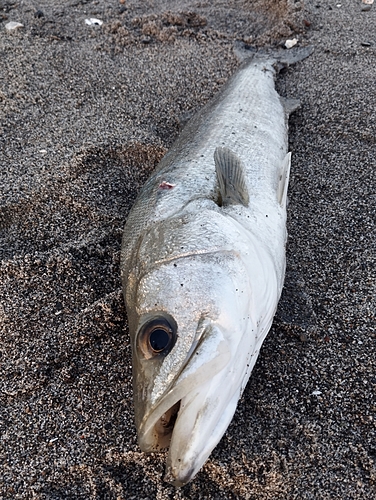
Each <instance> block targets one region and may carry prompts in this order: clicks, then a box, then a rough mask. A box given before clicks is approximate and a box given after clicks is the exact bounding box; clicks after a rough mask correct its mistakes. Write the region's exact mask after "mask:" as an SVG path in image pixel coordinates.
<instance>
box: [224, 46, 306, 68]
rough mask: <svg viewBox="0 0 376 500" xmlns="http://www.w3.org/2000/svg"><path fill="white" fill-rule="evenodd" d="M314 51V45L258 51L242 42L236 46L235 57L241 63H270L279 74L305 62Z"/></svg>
mask: <svg viewBox="0 0 376 500" xmlns="http://www.w3.org/2000/svg"><path fill="white" fill-rule="evenodd" d="M313 50H314V48H313V46H312V45H309V46H308V47H295V48H293V49H283V48H274V49H273V48H270V49H267V48H265V49H256V48H255V47H252V46H251V45H247V44H245V43H244V42H240V41H238V42H236V43H235V46H234V52H235V55H236V56H237V57H238V59H239V60H240V61H241V62H245V61H247V62H249V61H250V60H253V61H254V62H256V61H257V62H259V61H268V62H270V63H271V64H272V65H273V66H274V68H275V70H276V72H277V73H279V72H280V71H281V70H282V69H283V68H286V67H289V66H291V65H293V64H295V63H297V62H299V61H303V59H305V58H306V57H308V56H310V55H311V54H312V52H313Z"/></svg>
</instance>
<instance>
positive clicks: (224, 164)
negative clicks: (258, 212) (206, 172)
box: [214, 147, 249, 207]
mask: <svg viewBox="0 0 376 500" xmlns="http://www.w3.org/2000/svg"><path fill="white" fill-rule="evenodd" d="M214 161H215V170H216V173H217V179H218V185H219V192H220V194H221V198H222V204H223V205H231V204H241V205H244V206H245V207H246V206H248V203H249V195H248V190H247V184H246V182H245V171H244V166H243V164H242V162H241V160H240V158H239V157H238V156H237V155H236V154H235V153H233V152H232V151H231V150H230V149H228V148H220V147H218V148H216V150H215V151H214Z"/></svg>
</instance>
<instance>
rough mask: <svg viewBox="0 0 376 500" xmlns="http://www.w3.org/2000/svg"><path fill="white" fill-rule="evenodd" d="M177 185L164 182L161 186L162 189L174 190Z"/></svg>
mask: <svg viewBox="0 0 376 500" xmlns="http://www.w3.org/2000/svg"><path fill="white" fill-rule="evenodd" d="M175 186H176V184H171V183H170V182H166V181H163V182H161V183H160V184H159V186H158V187H159V188H160V189H173V188H174V187H175Z"/></svg>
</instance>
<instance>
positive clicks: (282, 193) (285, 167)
mask: <svg viewBox="0 0 376 500" xmlns="http://www.w3.org/2000/svg"><path fill="white" fill-rule="evenodd" d="M290 165H291V153H287V155H286V156H285V159H284V160H283V163H282V167H281V171H280V174H279V183H278V190H277V199H278V203H279V204H280V205H281V207H283V208H284V207H285V206H286V202H287V188H288V186H289V178H290Z"/></svg>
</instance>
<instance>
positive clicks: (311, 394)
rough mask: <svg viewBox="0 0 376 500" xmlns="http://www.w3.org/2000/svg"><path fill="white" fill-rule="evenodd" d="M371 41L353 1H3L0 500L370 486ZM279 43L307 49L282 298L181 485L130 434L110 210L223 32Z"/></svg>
mask: <svg viewBox="0 0 376 500" xmlns="http://www.w3.org/2000/svg"><path fill="white" fill-rule="evenodd" d="M37 10H40V11H42V13H43V16H42V15H41V13H40V12H39V13H38V14H37V16H35V13H36V11H37ZM38 16H39V17H38ZM90 17H95V18H99V19H101V20H103V25H102V26H101V27H99V26H88V25H86V24H85V22H84V21H85V18H90ZM9 21H19V22H21V23H22V24H24V27H23V28H20V29H18V30H16V31H14V32H7V31H6V30H5V24H6V23H7V22H9ZM375 34H376V7H373V8H372V9H371V10H370V11H368V12H364V11H362V4H361V2H360V1H357V0H337V1H323V0H316V1H313V2H309V1H307V2H305V5H303V3H302V2H294V1H289V2H287V1H286V2H285V1H284V0H280V1H279V2H278V1H276V0H275V1H273V0H265V1H261V0H259V1H245V0H243V1H240V0H230V1H228V2H224V1H212V2H198V1H192V2H184V1H180V2H167V1H165V2H163V1H157V0H156V1H142V2H141V1H138V2H137V1H126V2H125V3H122V2H118V1H117V0H111V1H105V0H99V1H87V0H86V1H84V0H81V1H79V0H69V1H58V0H49V1H47V0H44V1H43V0H40V1H37V0H35V1H31V0H30V1H28V0H24V1H22V0H21V1H15V0H12V1H4V0H0V106H1V124H0V132H1V152H0V154H1V171H0V175H1V178H0V190H1V191H0V192H1V202H0V217H1V220H0V222H1V234H0V251H1V271H0V273H1V274H0V276H1V278H0V288H1V291H0V297H1V309H0V323H1V334H0V377H1V379H0V398H1V399H0V404H1V407H0V432H1V441H0V498H1V499H20V498H25V499H29V498H30V499H51V500H52V499H76V498H77V499H118V500H120V499H158V500H164V499H185V498H186V499H216V500H217V499H235V498H244V499H268V500H269V499H270V500H271V499H273V500H275V499H341V500H347V499H369V500H371V499H374V498H376V468H375V460H376V432H375V422H376V411H375V410H376V401H375V388H376V375H375V367H376V361H375V352H376V348H375V342H376V333H375V309H376V307H375V288H376V282H375V260H376V259H375V248H376V241H375V221H376V211H375V207H376V200H375V191H376V179H375V178H376V159H375V122H374V119H375V102H376V100H375V77H376V59H375V49H376V35H375ZM294 36H298V38H299V43H300V44H304V45H307V44H313V45H314V46H315V53H314V54H313V55H312V56H311V57H310V58H309V59H307V60H306V61H304V62H302V63H300V64H298V65H297V66H296V67H294V68H291V69H289V70H287V71H286V72H285V73H284V74H282V75H280V77H279V79H278V82H277V87H278V89H279V91H280V93H281V94H282V95H285V96H289V97H299V98H300V99H301V102H302V106H301V109H300V110H298V111H297V112H296V113H295V114H294V115H293V116H292V117H291V120H290V149H291V150H292V152H293V165H292V179H291V185H290V192H289V197H290V204H289V224H288V225H289V234H290V238H289V243H288V270H287V276H286V285H285V290H284V292H283V296H282V299H281V302H280V307H279V310H278V313H277V316H276V319H275V322H274V325H273V328H272V330H271V332H270V334H269V336H268V338H267V340H266V342H265V344H264V347H263V349H262V353H261V356H260V358H259V361H258V363H257V366H256V368H255V370H254V372H253V375H252V377H251V380H250V382H249V384H248V386H247V388H246V390H245V393H244V395H243V397H242V399H241V401H240V402H239V406H238V410H237V412H236V415H235V417H234V420H233V422H232V424H231V425H230V427H229V429H228V431H227V433H226V434H225V436H224V438H223V439H222V441H221V442H220V444H219V445H218V446H217V448H216V449H215V450H214V452H213V453H212V455H211V457H210V459H209V460H208V462H207V463H206V465H205V466H204V467H203V469H202V470H201V472H200V473H199V474H198V475H197V478H196V479H195V481H194V482H193V483H191V484H189V485H187V486H186V487H184V488H183V489H181V490H175V489H174V488H173V487H172V486H169V485H166V484H164V483H163V482H162V480H161V478H162V476H163V470H164V461H165V457H164V456H159V455H151V456H145V455H144V454H142V453H140V451H139V449H138V447H137V442H136V435H135V428H134V423H133V403H132V386H131V356H130V346H129V340H128V335H127V326H126V316H125V311H124V307H123V302H122V294H121V284H120V277H119V275H120V273H119V251H120V242H121V234H122V228H123V224H124V222H125V220H126V218H127V214H128V211H129V209H130V207H131V205H132V203H133V201H134V199H135V196H136V194H137V192H138V190H139V189H140V186H141V185H142V183H143V182H144V181H145V179H146V177H147V176H148V174H149V173H150V172H151V170H152V169H153V167H154V166H155V165H156V163H157V162H158V160H159V159H160V158H161V157H162V155H163V154H164V152H165V151H166V150H167V149H168V148H169V146H170V145H171V144H172V142H173V140H174V139H175V138H176V136H177V134H178V132H179V126H180V124H181V121H182V120H181V117H182V116H184V115H185V114H187V112H190V111H194V110H196V109H199V108H200V107H201V106H202V105H203V104H204V103H205V102H207V100H208V99H210V98H211V97H212V96H213V95H214V94H215V92H216V91H217V90H218V89H219V88H220V87H221V85H223V83H224V82H225V81H226V79H227V78H228V76H229V75H230V74H231V73H232V72H233V71H234V70H235V68H236V66H237V64H238V63H237V61H236V59H235V57H234V55H233V51H232V46H233V41H234V40H235V39H240V40H241V39H243V40H246V41H248V42H252V43H254V44H256V45H265V44H266V45H269V44H273V43H280V42H284V41H285V40H286V39H287V38H293V37H294ZM362 44H365V45H362ZM367 44H368V45H367Z"/></svg>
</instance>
